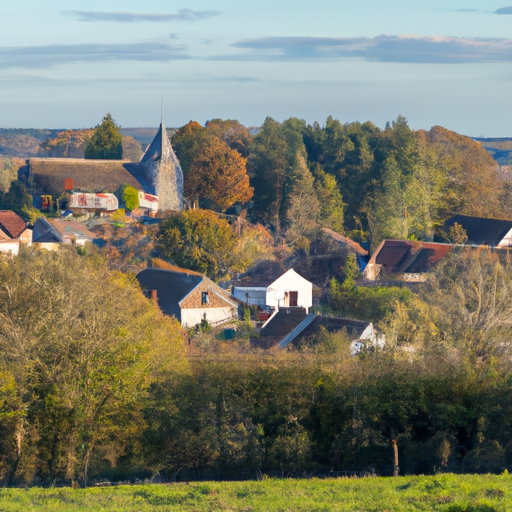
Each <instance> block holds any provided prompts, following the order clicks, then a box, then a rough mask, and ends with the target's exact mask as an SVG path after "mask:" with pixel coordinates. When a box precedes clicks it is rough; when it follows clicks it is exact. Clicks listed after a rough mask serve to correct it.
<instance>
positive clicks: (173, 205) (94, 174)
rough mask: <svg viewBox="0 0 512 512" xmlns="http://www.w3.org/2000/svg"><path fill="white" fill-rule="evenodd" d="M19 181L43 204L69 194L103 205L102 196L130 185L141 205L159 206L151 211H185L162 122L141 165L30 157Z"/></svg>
mask: <svg viewBox="0 0 512 512" xmlns="http://www.w3.org/2000/svg"><path fill="white" fill-rule="evenodd" d="M19 179H20V180H21V181H23V182H25V184H26V186H27V190H28V192H29V193H30V194H32V196H33V197H34V199H35V201H36V200H39V202H42V204H44V201H45V200H44V199H43V200H41V198H48V197H50V196H51V199H50V203H51V202H52V200H53V201H54V200H56V199H57V198H59V197H61V196H62V195H63V194H64V193H65V192H66V191H68V192H70V193H71V194H72V196H74V195H77V194H80V195H81V196H83V197H82V199H83V201H85V203H84V204H86V202H87V201H88V200H89V197H88V196H94V195H97V196H98V201H97V203H98V204H103V203H102V201H101V200H102V199H104V197H103V196H105V195H108V194H114V193H115V192H118V191H119V190H120V189H121V187H122V186H123V185H131V186H132V187H134V188H136V189H137V190H138V191H139V199H140V200H141V203H142V204H143V203H144V201H145V202H146V203H147V204H151V202H153V203H154V202H156V201H157V202H158V207H157V208H155V207H153V208H152V209H158V210H161V211H165V210H182V209H183V171H182V170H181V167H180V163H179V161H178V159H177V157H176V155H175V153H174V150H173V149H172V146H171V141H170V140H169V136H168V135H167V130H166V129H165V126H164V124H163V122H162V123H161V124H160V127H159V129H158V132H157V134H156V135H155V138H154V139H153V141H152V142H151V144H150V145H149V146H148V147H147V149H146V152H145V153H144V155H143V157H142V159H141V160H140V162H138V163H137V162H130V161H127V160H86V159H83V158H29V159H28V160H27V162H26V165H25V166H24V167H22V168H21V169H20V171H19ZM103 202H104V201H103ZM142 204H141V206H142ZM98 209H100V210H101V209H102V207H101V206H100V207H99V208H98Z"/></svg>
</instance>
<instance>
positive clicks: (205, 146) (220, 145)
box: [185, 133, 253, 210]
mask: <svg viewBox="0 0 512 512" xmlns="http://www.w3.org/2000/svg"><path fill="white" fill-rule="evenodd" d="M246 164H247V159H246V158H243V157H242V156H241V155H240V153H238V151H235V150H233V149H231V148H230V147H229V146H228V145H227V143H226V142H224V141H223V140H221V139H219V138H218V137H216V136H213V135H210V134H207V133H206V134H205V135H204V136H203V137H202V140H201V144H200V145H199V144H198V145H197V150H196V152H195V153H194V155H193V157H192V160H191V162H190V169H189V172H188V174H187V175H186V177H185V195H186V196H187V197H189V198H190V199H191V200H193V201H194V200H199V202H201V203H203V204H205V203H212V206H215V207H217V208H219V209H221V210H226V209H227V208H229V207H230V206H232V205H233V204H234V203H236V202H240V203H247V202H248V201H249V200H250V199H251V198H252V195H253V188H252V187H251V186H250V184H249V175H248V174H247V168H246Z"/></svg>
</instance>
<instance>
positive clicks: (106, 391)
mask: <svg viewBox="0 0 512 512" xmlns="http://www.w3.org/2000/svg"><path fill="white" fill-rule="evenodd" d="M349 284H350V283H349ZM511 292H512V268H511V267H510V261H509V260H508V259H505V260H504V261H503V262H500V261H499V260H498V259H497V257H496V255H493V254H490V253H488V252H486V251H476V252H473V253H461V254H454V255H453V256H452V259H450V260H448V261H447V262H446V264H444V265H443V266H441V267H438V269H436V271H435V272H434V273H433V274H432V275H431V277H430V278H429V280H428V282H427V283H426V284H425V285H424V286H423V287H422V288H420V289H419V290H418V291H417V293H412V292H411V293H409V294H408V295H404V296H400V295H397V296H395V297H394V298H393V297H387V298H386V300H387V301H388V304H392V305H393V307H390V308H388V309H387V310H386V309H385V308H384V303H381V304H380V305H381V306H382V308H381V309H380V310H381V313H382V320H381V322H380V327H381V329H383V330H384V332H385V334H386V337H387V343H386V346H385V348H384V350H382V351H380V350H379V351H372V350H371V348H368V350H366V351H364V352H363V353H362V354H361V355H360V356H358V357H351V356H350V355H349V351H350V350H349V342H348V338H347V336H346V334H345V333H343V332H341V333H337V334H329V333H327V332H322V333H321V334H320V335H319V336H318V337H317V338H316V339H311V340H309V341H308V342H307V343H305V344H304V345H303V346H302V347H298V348H291V349H290V350H288V351H280V350H278V351H276V352H271V353H268V352H264V351H260V350H258V349H253V348H251V347H250V345H249V344H248V341H247V340H246V341H244V340H243V339H242V338H240V337H241V336H245V335H246V334H247V329H245V328H240V329H239V333H238V334H237V339H235V340H234V341H233V342H229V343H228V342H224V343H220V342H219V341H216V339H215V338H214V337H212V338H210V341H209V343H208V346H206V345H205V346H204V347H203V348H201V347H199V346H197V345H190V346H188V345H187V344H186V342H185V338H184V337H183V336H184V333H183V332H182V331H181V328H180V326H179V324H178V323H177V322H175V321H174V320H170V319H168V318H165V317H164V316H163V315H162V314H161V313H160V312H159V310H158V309H157V307H156V306H155V304H154V303H153V302H152V301H150V300H147V299H146V298H145V297H144V296H143V294H142V292H141V290H140V289H139V287H138V285H137V284H136V283H135V280H134V279H133V277H130V276H127V275H125V274H121V273H118V272H112V271H109V270H108V269H107V264H106V262H105V261H104V260H103V259H102V258H100V257H98V256H97V255H94V254H89V255H88V254H84V255H78V254H76V252H75V251H73V250H72V249H70V248H63V249H62V250H61V251H59V252H57V253H54V252H46V251H38V250H36V249H27V248H24V249H23V250H22V251H21V253H20V255H19V256H17V257H12V258H6V257H2V259H1V262H0V320H1V321H0V482H1V484H2V485H31V484H55V483H73V482H75V483H78V484H80V485H86V484H90V483H92V482H93V481H95V480H98V479H103V478H107V479H112V480H126V479H135V478H143V477H151V476H155V475H159V476H160V477H161V478H164V479H169V480H187V479H203V478H208V479H211V478H218V479H228V478H229V479H240V478H261V477H263V476H264V475H279V476H304V475H340V474H353V473H376V474H381V475H390V474H392V473H393V472H394V460H395V459H394V449H393V447H394V446H395V445H396V447H397V450H398V456H399V467H400V473H401V474H426V473H436V472H442V471H450V472H502V471H503V470H505V469H508V470H512V430H511V425H512V399H511V397H512V393H511V392H512V380H511V379H510V374H511V369H512V365H511V359H510V346H511V339H512V337H511V335H512V324H511V322H510V318H511V313H512V299H511V297H512V293H511ZM354 293H357V292H354V290H353V289H352V288H351V287H350V286H349V285H347V286H346V287H343V286H342V287H341V288H340V289H338V294H339V295H338V296H337V297H336V296H334V295H333V300H334V302H333V307H336V299H339V298H340V297H341V295H342V294H347V295H348V296H352V297H354V295H353V294H354ZM340 294H341V295H340ZM377 295H378V294H377ZM381 298H382V297H381ZM374 299H375V300H377V299H378V297H374ZM351 304H352V306H351V307H355V306H354V304H356V305H357V304H359V307H363V306H364V301H363V302H362V303H358V302H357V301H352V302H351ZM187 346H188V350H189V351H190V357H189V358H185V349H186V347H187Z"/></svg>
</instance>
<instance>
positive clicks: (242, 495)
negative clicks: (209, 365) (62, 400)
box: [0, 474, 512, 512]
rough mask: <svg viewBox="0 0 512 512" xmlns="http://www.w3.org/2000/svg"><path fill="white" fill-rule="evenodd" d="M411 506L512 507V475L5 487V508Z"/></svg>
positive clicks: (0, 502)
mask: <svg viewBox="0 0 512 512" xmlns="http://www.w3.org/2000/svg"><path fill="white" fill-rule="evenodd" d="M18 510H20V511H21V510H22V511H27V512H29V511H52V512H64V511H66V512H67V511H80V512H82V511H86V512H87V511H99V510H109V511H119V512H121V511H123V512H128V511H134V512H135V511H137V512H145V511H148V512H149V511H152V512H153V511H164V510H165V511H173V510H179V511H197V512H199V511H215V510H232V511H235V510H236V511H245V512H251V511H308V512H313V511H327V510H333V511H334V510H336V511H338V510H342V511H350V512H355V511H379V512H384V511H406V510H407V511H409V510H441V511H447V512H448V511H449V512H459V511H460V512H462V511H467V512H491V511H501V510H504V511H505V510H512V476H508V475H500V476H495V475H484V476H477V475H450V474H447V475H437V476H432V477H422V476H419V477H400V478H362V479H333V480H318V479H311V480H274V479H268V480H263V481H259V482H227V483H226V482H197V483H191V484H184V483H180V484H170V485H141V486H118V487H102V488H89V489H79V490H73V489H71V488H58V489H40V488H31V489H26V490H25V489H1V490H0V511H1V512H4V511H5V512H10V511H18Z"/></svg>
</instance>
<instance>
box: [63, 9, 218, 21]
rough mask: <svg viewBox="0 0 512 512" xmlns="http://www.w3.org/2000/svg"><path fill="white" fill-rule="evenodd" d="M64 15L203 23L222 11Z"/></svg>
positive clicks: (70, 13) (67, 12) (98, 19)
mask: <svg viewBox="0 0 512 512" xmlns="http://www.w3.org/2000/svg"><path fill="white" fill-rule="evenodd" d="M62 14H66V15H70V16H76V17H77V18H78V21H87V22H97V21H109V22H116V23H136V22H144V21H150V22H164V21H189V22H190V21H191V22H193V21H201V20H205V19H207V18H211V17H213V16H219V15H220V14H222V13H221V11H193V10H191V9H181V10H179V11H178V12H177V13H164V12H106V11H62Z"/></svg>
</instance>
